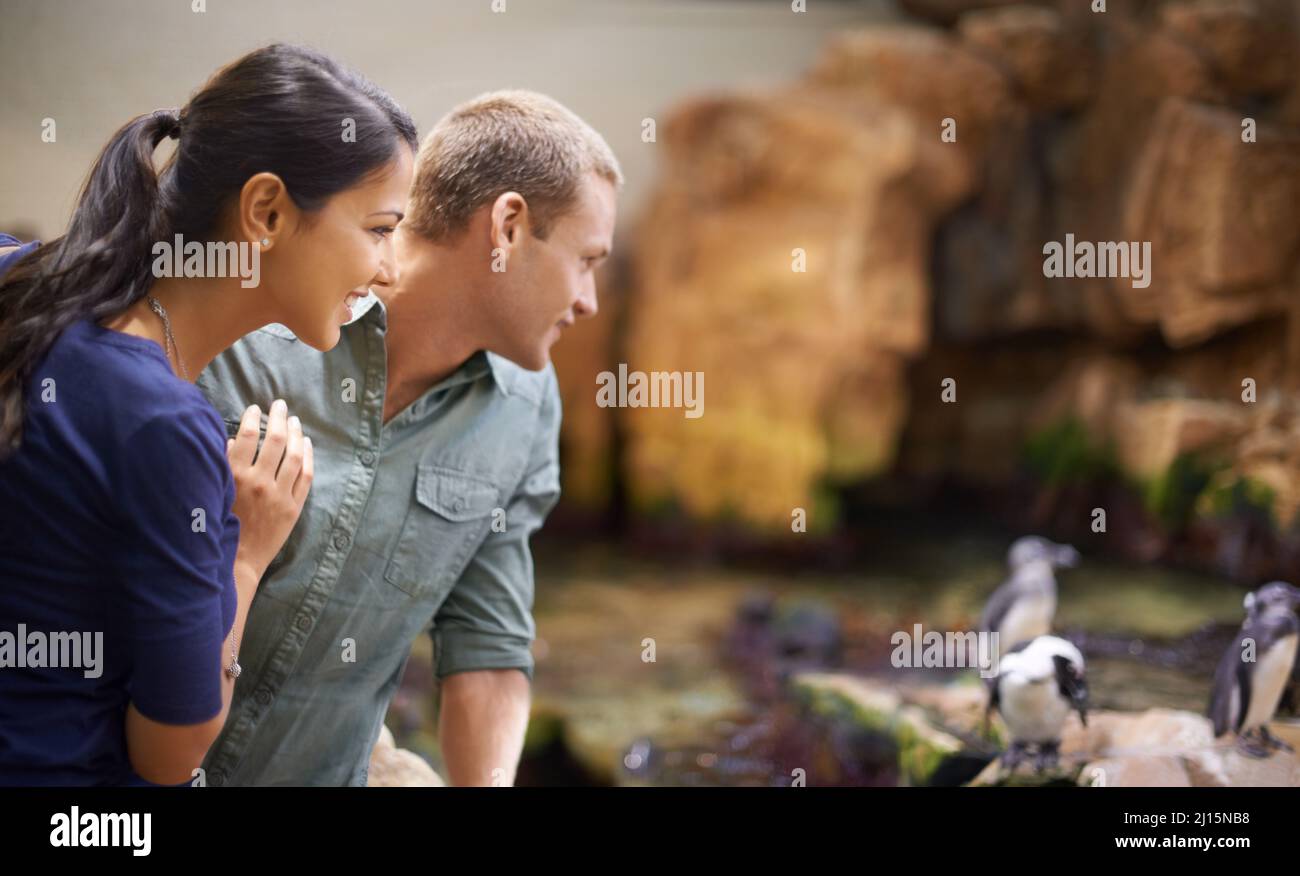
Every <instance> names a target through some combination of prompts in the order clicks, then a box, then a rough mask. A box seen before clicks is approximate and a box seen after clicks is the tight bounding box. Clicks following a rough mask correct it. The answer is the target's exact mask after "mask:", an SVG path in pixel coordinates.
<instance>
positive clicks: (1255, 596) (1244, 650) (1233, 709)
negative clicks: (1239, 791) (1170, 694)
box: [1208, 581, 1300, 757]
mask: <svg viewBox="0 0 1300 876" xmlns="http://www.w3.org/2000/svg"><path fill="white" fill-rule="evenodd" d="M1244 606H1245V609H1246V620H1245V621H1244V622H1243V623H1242V625H1241V629H1240V630H1239V631H1238V633H1237V637H1236V638H1235V639H1234V640H1233V642H1232V644H1231V645H1229V646H1228V650H1227V651H1225V652H1224V653H1223V657H1222V659H1220V660H1219V667H1218V669H1217V670H1216V671H1215V673H1214V689H1213V691H1212V692H1211V693H1210V707H1209V709H1208V715H1209V717H1210V719H1211V720H1212V721H1213V722H1214V735H1215V736H1216V737H1219V736H1222V735H1223V734H1225V733H1227V732H1228V731H1229V730H1231V731H1233V732H1234V733H1236V734H1237V743H1238V749H1239V750H1240V751H1241V752H1242V753H1243V754H1246V755H1248V756H1250V757H1267V756H1268V755H1269V754H1270V753H1271V750H1274V749H1283V750H1285V751H1292V750H1293V749H1292V748H1291V746H1290V745H1287V744H1286V743H1285V742H1283V741H1282V740H1280V739H1278V738H1276V737H1274V736H1273V735H1272V734H1271V733H1269V732H1268V722H1269V721H1271V720H1272V718H1273V714H1274V712H1276V711H1277V706H1278V702H1279V701H1280V700H1281V698H1282V692H1283V689H1284V688H1285V687H1286V685H1287V683H1288V682H1289V680H1290V678H1291V670H1292V667H1293V666H1294V665H1295V658H1296V648H1297V644H1300V618H1297V617H1296V610H1297V609H1300V588H1297V587H1294V586H1292V585H1291V584H1288V583H1287V582H1285V581H1270V582H1269V583H1267V584H1265V585H1264V586H1263V587H1260V588H1259V589H1258V590H1256V591H1255V592H1254V593H1249V594H1247V595H1246V599H1245V602H1244ZM1251 657H1253V658H1254V659H1253V660H1252V659H1250V658H1251Z"/></svg>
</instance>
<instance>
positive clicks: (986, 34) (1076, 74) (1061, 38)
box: [957, 6, 1095, 112]
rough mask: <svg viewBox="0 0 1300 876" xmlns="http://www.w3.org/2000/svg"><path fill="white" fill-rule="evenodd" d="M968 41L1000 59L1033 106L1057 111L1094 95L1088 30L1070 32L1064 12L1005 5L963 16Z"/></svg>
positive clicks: (962, 31) (961, 29) (962, 27)
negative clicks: (1061, 13)
mask: <svg viewBox="0 0 1300 876" xmlns="http://www.w3.org/2000/svg"><path fill="white" fill-rule="evenodd" d="M957 30H958V33H959V34H960V35H961V37H962V41H963V42H964V43H965V44H966V45H967V46H969V47H970V48H972V49H974V50H976V51H977V52H978V53H980V54H982V55H984V56H985V57H987V58H989V59H990V60H992V61H994V62H995V63H997V64H998V65H999V66H1000V67H1001V68H1002V69H1003V70H1005V71H1006V72H1007V74H1008V75H1009V77H1010V79H1011V81H1012V82H1013V83H1014V84H1015V87H1016V90H1017V92H1018V94H1019V96H1020V97H1021V98H1022V99H1023V100H1024V102H1025V104H1026V105H1028V106H1029V107H1030V108H1031V109H1033V110H1035V111H1040V112H1052V111H1056V110H1061V109H1067V108H1071V107H1077V106H1079V105H1081V104H1083V103H1086V102H1087V101H1088V99H1089V98H1090V97H1091V96H1092V89H1093V79H1094V76H1095V71H1094V70H1093V58H1092V54H1091V52H1090V51H1089V49H1088V44H1087V34H1086V32H1084V31H1081V30H1074V31H1068V32H1067V30H1066V28H1065V25H1064V21H1063V19H1062V18H1061V15H1060V13H1059V12H1057V11H1056V10H1055V9H1047V8H1043V7H1038V6H1000V7H995V8H991V9H984V10H977V11H973V12H969V13H967V14H966V15H963V16H962V18H961V21H960V22H959V24H958V28H957Z"/></svg>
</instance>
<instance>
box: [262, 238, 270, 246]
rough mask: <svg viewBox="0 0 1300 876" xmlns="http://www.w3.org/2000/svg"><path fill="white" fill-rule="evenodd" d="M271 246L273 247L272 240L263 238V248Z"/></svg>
mask: <svg viewBox="0 0 1300 876" xmlns="http://www.w3.org/2000/svg"><path fill="white" fill-rule="evenodd" d="M270 245H271V238H269V237H263V238H262V246H263V247H267V246H270Z"/></svg>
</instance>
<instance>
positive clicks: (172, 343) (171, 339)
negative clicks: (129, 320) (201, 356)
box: [146, 295, 190, 381]
mask: <svg viewBox="0 0 1300 876" xmlns="http://www.w3.org/2000/svg"><path fill="white" fill-rule="evenodd" d="M146 297H147V298H148V300H149V306H150V307H152V308H153V312H154V313H156V314H158V316H160V317H162V324H163V336H164V337H165V338H166V339H167V356H168V358H170V357H171V356H172V355H175V356H176V364H177V365H179V366H180V368H181V376H182V377H184V378H185V379H186V380H187V381H188V380H189V379H190V370H189V369H188V368H186V367H185V360H184V359H182V358H181V350H180V347H178V346H176V336H175V335H173V334H172V321H171V320H170V319H168V318H167V310H166V308H164V307H163V306H162V304H161V303H160V302H159V301H158V299H157V298H154V297H153V296H152V295H149V296H146Z"/></svg>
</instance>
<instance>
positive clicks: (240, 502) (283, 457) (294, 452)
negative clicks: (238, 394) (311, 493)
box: [226, 399, 314, 579]
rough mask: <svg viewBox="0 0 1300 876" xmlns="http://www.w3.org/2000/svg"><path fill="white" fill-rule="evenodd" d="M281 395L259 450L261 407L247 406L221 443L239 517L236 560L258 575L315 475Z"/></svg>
mask: <svg viewBox="0 0 1300 876" xmlns="http://www.w3.org/2000/svg"><path fill="white" fill-rule="evenodd" d="M288 413H289V409H288V406H287V405H286V404H285V403H284V401H283V400H282V399H276V400H275V402H274V403H273V404H272V405H271V414H270V416H269V417H267V424H266V439H265V440H264V441H263V442H262V447H261V450H260V451H259V450H258V447H257V439H258V435H259V432H260V428H259V426H260V423H261V418H262V411H261V409H260V408H258V406H257V405H249V407H248V408H247V409H246V410H245V411H244V416H243V418H242V419H241V420H240V423H239V435H238V437H236V438H231V439H230V440H229V441H228V442H227V443H226V454H227V456H229V458H230V470H231V471H232V472H234V475H235V508H234V511H235V515H236V516H237V517H238V518H239V560H240V561H241V562H243V563H247V564H248V566H250V567H251V568H252V569H254V570H255V571H256V573H257V577H258V578H259V579H260V578H261V576H262V573H263V572H265V571H266V568H267V566H269V565H270V564H271V560H273V559H275V555H276V554H277V553H279V552H280V548H282V547H284V543H285V540H286V539H288V538H289V533H290V532H292V531H293V526H294V524H295V523H297V522H298V515H299V514H301V513H302V506H303V503H304V502H306V501H307V491H308V490H310V489H311V481H312V476H313V473H314V464H313V459H312V448H311V439H310V438H305V437H303V434H302V424H301V423H300V422H299V420H298V418H297V417H290V416H288Z"/></svg>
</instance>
